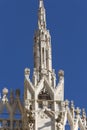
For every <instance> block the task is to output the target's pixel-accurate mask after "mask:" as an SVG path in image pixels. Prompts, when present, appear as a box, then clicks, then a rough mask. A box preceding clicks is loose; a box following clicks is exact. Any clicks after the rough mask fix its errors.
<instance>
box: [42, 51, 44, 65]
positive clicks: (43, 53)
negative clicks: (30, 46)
mask: <svg viewBox="0 0 87 130" xmlns="http://www.w3.org/2000/svg"><path fill="white" fill-rule="evenodd" d="M42 61H43V63H44V48H42Z"/></svg>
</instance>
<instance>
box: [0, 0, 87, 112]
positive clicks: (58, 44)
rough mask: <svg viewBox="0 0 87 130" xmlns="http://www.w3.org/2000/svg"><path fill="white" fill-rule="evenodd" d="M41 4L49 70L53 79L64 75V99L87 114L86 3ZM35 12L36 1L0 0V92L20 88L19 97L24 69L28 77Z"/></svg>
mask: <svg viewBox="0 0 87 130" xmlns="http://www.w3.org/2000/svg"><path fill="white" fill-rule="evenodd" d="M44 3H45V8H46V13H47V28H48V29H49V30H50V33H51V36H52V54H53V68H54V69H55V70H56V75H58V74H57V73H58V70H59V69H63V70H64V71H65V99H69V100H74V101H75V106H79V107H81V108H84V107H85V108H86V110H87V104H86V99H87V0H44ZM37 11H38V0H0V91H1V90H2V88H4V87H7V88H9V90H10V88H13V89H16V88H20V89H21V91H22V94H23V89H24V68H26V67H29V68H30V69H31V76H32V71H33V35H34V31H35V29H36V28H37ZM57 79H58V78H57ZM57 82H58V80H57Z"/></svg>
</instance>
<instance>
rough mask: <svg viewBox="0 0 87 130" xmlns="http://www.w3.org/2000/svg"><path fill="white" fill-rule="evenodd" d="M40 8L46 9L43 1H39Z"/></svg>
mask: <svg viewBox="0 0 87 130" xmlns="http://www.w3.org/2000/svg"><path fill="white" fill-rule="evenodd" d="M39 7H40V8H41V7H44V2H43V0H39Z"/></svg>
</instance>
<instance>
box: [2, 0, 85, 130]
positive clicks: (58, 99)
mask: <svg viewBox="0 0 87 130" xmlns="http://www.w3.org/2000/svg"><path fill="white" fill-rule="evenodd" d="M51 50H52V48H51V36H50V32H49V30H48V29H47V26H46V12H45V7H44V2H43V0H39V9H38V28H37V30H36V31H35V34H34V46H33V53H34V69H33V77H32V81H31V79H30V69H29V68H25V71H24V76H25V79H24V102H22V101H21V99H20V90H19V89H17V90H16V92H15V94H14V92H13V91H12V90H11V92H10V97H8V89H7V88H4V89H3V91H2V94H3V96H1V95H0V130H69V129H70V130H79V129H80V130H87V117H86V112H85V109H82V110H81V109H80V108H78V107H77V108H75V107H74V102H73V101H68V100H64V71H63V70H59V72H58V78H59V80H58V81H59V82H58V84H56V74H55V70H54V69H53V68H52V53H51Z"/></svg>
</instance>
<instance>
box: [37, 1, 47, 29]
mask: <svg viewBox="0 0 87 130" xmlns="http://www.w3.org/2000/svg"><path fill="white" fill-rule="evenodd" d="M38 27H39V29H42V28H44V29H45V28H46V13H45V8H44V2H43V0H39V11H38Z"/></svg>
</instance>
